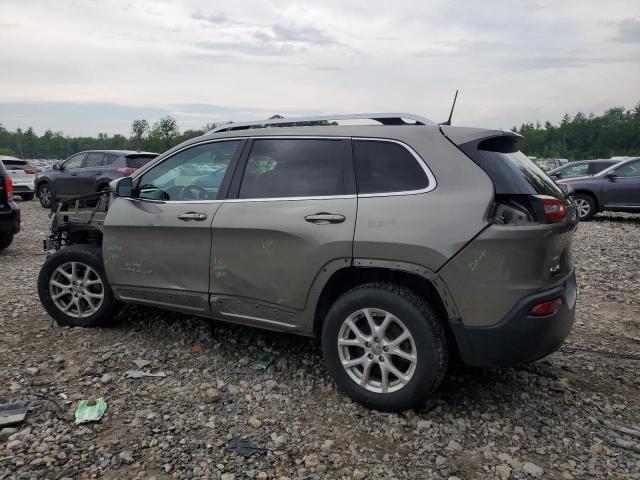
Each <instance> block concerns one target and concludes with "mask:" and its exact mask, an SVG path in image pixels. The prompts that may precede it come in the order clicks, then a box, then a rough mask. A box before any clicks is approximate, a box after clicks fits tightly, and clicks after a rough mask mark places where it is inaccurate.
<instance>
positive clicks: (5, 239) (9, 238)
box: [0, 233, 13, 250]
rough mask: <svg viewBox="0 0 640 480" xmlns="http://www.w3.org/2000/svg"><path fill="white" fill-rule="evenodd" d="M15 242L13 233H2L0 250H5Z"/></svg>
mask: <svg viewBox="0 0 640 480" xmlns="http://www.w3.org/2000/svg"><path fill="white" fill-rule="evenodd" d="M12 242H13V234H12V233H8V234H4V235H0V250H4V249H5V248H7V247H8V246H9V245H11V243H12Z"/></svg>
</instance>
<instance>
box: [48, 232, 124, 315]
mask: <svg viewBox="0 0 640 480" xmlns="http://www.w3.org/2000/svg"><path fill="white" fill-rule="evenodd" d="M38 294H39V295H40V302H41V303H42V306H43V307H44V308H45V310H46V311H47V312H48V313H49V315H51V316H52V317H53V318H54V319H55V320H56V321H57V322H58V324H59V325H62V326H70V327H99V326H105V325H108V324H110V323H112V321H113V318H114V317H115V315H116V313H117V312H118V310H119V309H120V306H121V304H120V302H119V301H118V300H116V298H115V297H114V296H113V292H112V290H111V287H110V286H109V284H108V283H107V277H106V275H105V273H104V267H103V265H102V256H101V254H100V249H99V248H97V247H92V246H89V245H72V246H70V247H66V248H63V249H62V250H59V251H58V252H56V253H54V254H53V255H51V256H50V257H49V258H47V260H46V261H45V262H44V264H43V265H42V268H41V269H40V275H39V277H38Z"/></svg>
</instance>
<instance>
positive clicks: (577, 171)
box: [547, 160, 619, 180]
mask: <svg viewBox="0 0 640 480" xmlns="http://www.w3.org/2000/svg"><path fill="white" fill-rule="evenodd" d="M616 163H619V160H581V161H578V162H571V163H569V164H568V165H564V166H562V167H558V168H554V169H553V170H550V171H548V172H547V175H549V176H550V177H551V178H553V179H554V180H557V179H560V178H572V177H584V176H587V175H595V174H596V173H598V172H601V171H602V170H604V169H606V168H609V167H610V166H612V165H615V164H616Z"/></svg>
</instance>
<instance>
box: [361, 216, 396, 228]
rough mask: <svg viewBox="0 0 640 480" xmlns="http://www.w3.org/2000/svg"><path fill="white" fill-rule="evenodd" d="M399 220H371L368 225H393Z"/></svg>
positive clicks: (374, 226)
mask: <svg viewBox="0 0 640 480" xmlns="http://www.w3.org/2000/svg"><path fill="white" fill-rule="evenodd" d="M397 222H398V221H397V220H396V219H395V218H393V219H391V220H369V222H368V224H367V225H368V227H369V228H381V227H392V226H394V225H395V224H396V223H397Z"/></svg>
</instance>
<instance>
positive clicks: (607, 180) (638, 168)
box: [558, 158, 640, 221]
mask: <svg viewBox="0 0 640 480" xmlns="http://www.w3.org/2000/svg"><path fill="white" fill-rule="evenodd" d="M558 183H559V184H560V185H566V186H570V187H571V188H572V189H573V192H574V193H573V198H574V201H575V203H576V208H577V209H578V215H579V217H580V220H582V221H585V220H589V219H590V218H591V217H593V216H594V215H595V214H596V213H598V212H605V211H609V212H640V158H634V159H631V160H625V161H622V162H618V163H616V164H615V165H613V166H611V167H609V168H607V169H605V170H603V171H601V172H599V173H597V174H595V175H593V176H590V177H577V178H567V179H563V180H558Z"/></svg>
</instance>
